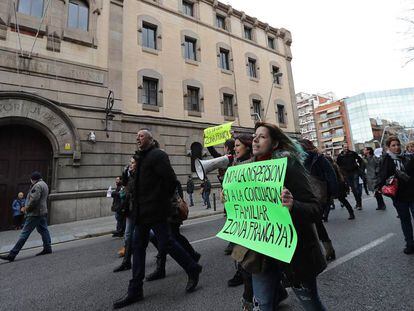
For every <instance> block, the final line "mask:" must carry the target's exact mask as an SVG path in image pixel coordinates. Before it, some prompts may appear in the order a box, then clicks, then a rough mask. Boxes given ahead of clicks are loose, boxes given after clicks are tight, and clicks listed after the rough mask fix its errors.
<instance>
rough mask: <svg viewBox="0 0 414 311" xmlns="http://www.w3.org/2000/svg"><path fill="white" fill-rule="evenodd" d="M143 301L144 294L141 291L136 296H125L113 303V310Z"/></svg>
mask: <svg viewBox="0 0 414 311" xmlns="http://www.w3.org/2000/svg"><path fill="white" fill-rule="evenodd" d="M143 299H144V292H143V290H142V289H141V290H140V291H138V292H137V293H136V294H134V295H131V294H129V293H128V294H127V295H126V296H124V297H122V298H121V299H119V300H117V301H115V302H114V305H113V307H114V309H121V308H125V307H126V306H129V305H132V304H133V303H136V302H138V301H141V300H143Z"/></svg>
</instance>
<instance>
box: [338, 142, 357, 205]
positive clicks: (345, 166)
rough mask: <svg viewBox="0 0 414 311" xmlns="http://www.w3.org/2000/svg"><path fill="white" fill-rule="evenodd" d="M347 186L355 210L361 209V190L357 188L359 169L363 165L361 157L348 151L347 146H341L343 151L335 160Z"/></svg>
mask: <svg viewBox="0 0 414 311" xmlns="http://www.w3.org/2000/svg"><path fill="white" fill-rule="evenodd" d="M336 163H337V164H338V166H339V168H340V169H341V172H342V174H343V175H344V177H345V180H346V182H347V184H348V186H350V187H351V190H352V193H353V194H354V197H355V201H356V208H357V209H359V210H361V209H362V189H360V188H359V187H358V184H359V176H360V174H361V169H360V168H361V167H362V165H363V163H362V159H361V157H360V156H359V155H358V153H356V152H355V151H352V150H349V147H348V144H344V145H343V151H342V152H341V153H340V154H339V155H338V158H337V160H336Z"/></svg>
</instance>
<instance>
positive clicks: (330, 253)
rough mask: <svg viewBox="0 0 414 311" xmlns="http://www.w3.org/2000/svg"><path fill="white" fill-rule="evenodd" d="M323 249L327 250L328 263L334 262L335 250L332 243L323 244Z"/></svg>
mask: <svg viewBox="0 0 414 311" xmlns="http://www.w3.org/2000/svg"><path fill="white" fill-rule="evenodd" d="M322 244H323V247H324V248H325V258H326V260H327V261H332V260H335V259H336V254H335V249H334V248H333V246H332V242H331V241H329V242H322Z"/></svg>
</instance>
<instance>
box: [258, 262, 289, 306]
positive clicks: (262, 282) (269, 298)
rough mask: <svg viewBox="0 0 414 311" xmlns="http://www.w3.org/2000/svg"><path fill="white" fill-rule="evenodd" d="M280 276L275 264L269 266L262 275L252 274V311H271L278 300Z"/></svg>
mask: <svg viewBox="0 0 414 311" xmlns="http://www.w3.org/2000/svg"><path fill="white" fill-rule="evenodd" d="M281 278H282V274H281V271H280V269H279V267H278V266H277V264H274V265H271V266H270V267H269V269H267V271H265V272H263V273H253V274H252V283H253V295H254V297H253V303H254V309H253V310H254V311H273V310H275V309H276V308H275V306H274V304H275V302H276V301H277V300H278V297H277V296H278V292H277V288H278V286H279V284H280V282H281Z"/></svg>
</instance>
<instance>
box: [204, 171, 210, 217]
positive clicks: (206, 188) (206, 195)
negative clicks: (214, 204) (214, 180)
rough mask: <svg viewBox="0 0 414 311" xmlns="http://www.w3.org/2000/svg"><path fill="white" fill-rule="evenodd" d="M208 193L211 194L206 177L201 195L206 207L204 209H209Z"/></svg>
mask: <svg viewBox="0 0 414 311" xmlns="http://www.w3.org/2000/svg"><path fill="white" fill-rule="evenodd" d="M210 193H211V183H210V180H209V179H208V177H207V176H206V178H205V179H204V185H203V193H202V196H203V200H204V205H207V207H206V209H210V208H211V203H210Z"/></svg>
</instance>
